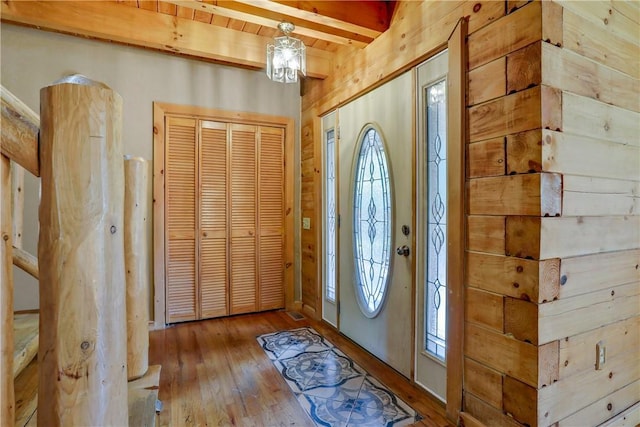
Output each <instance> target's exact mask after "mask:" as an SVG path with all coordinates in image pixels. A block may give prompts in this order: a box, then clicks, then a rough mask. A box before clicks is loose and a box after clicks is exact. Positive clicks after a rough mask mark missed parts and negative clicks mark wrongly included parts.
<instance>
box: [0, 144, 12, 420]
mask: <svg viewBox="0 0 640 427" xmlns="http://www.w3.org/2000/svg"><path fill="white" fill-rule="evenodd" d="M0 197H1V198H2V203H0V262H1V263H2V265H0V322H2V323H1V326H0V328H2V330H1V331H2V334H0V424H2V425H5V424H6V425H13V423H14V421H15V420H14V417H15V399H14V394H13V256H12V252H13V245H12V242H11V241H12V237H11V235H12V234H13V231H12V220H11V161H10V160H9V159H8V158H7V157H5V156H4V155H0Z"/></svg>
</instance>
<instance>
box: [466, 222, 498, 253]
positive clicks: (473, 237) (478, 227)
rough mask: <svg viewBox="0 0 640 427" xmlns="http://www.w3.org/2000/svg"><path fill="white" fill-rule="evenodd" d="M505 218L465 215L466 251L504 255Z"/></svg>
mask: <svg viewBox="0 0 640 427" xmlns="http://www.w3.org/2000/svg"><path fill="white" fill-rule="evenodd" d="M505 236H506V232H505V217H504V216H502V215H499V216H488V215H467V249H468V250H470V251H477V252H487V253H493V254H499V255H504V254H505Z"/></svg>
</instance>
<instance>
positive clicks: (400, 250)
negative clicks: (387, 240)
mask: <svg viewBox="0 0 640 427" xmlns="http://www.w3.org/2000/svg"><path fill="white" fill-rule="evenodd" d="M396 253H397V254H398V255H402V256H409V253H411V250H410V249H409V246H407V245H403V246H398V247H397V248H396Z"/></svg>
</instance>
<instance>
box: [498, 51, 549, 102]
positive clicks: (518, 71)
mask: <svg viewBox="0 0 640 427" xmlns="http://www.w3.org/2000/svg"><path fill="white" fill-rule="evenodd" d="M541 44H542V42H540V41H538V42H536V43H532V44H530V45H528V46H525V47H523V48H522V49H518V50H516V51H515V52H512V53H510V54H509V55H507V64H506V65H507V73H506V79H507V81H506V90H507V92H506V93H513V92H518V91H520V90H524V89H527V88H530V87H533V86H537V85H539V84H540V83H541V82H542V67H541V65H540V60H541V58H540V49H541Z"/></svg>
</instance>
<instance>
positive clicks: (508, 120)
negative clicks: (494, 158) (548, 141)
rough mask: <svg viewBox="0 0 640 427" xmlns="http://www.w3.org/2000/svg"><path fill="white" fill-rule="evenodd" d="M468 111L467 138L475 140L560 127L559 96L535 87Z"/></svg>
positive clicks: (544, 87) (546, 88)
mask: <svg viewBox="0 0 640 427" xmlns="http://www.w3.org/2000/svg"><path fill="white" fill-rule="evenodd" d="M468 113H469V141H470V142H476V141H481V140H484V139H489V138H495V137H498V136H504V135H510V134H514V133H518V132H523V131H527V130H531V129H538V128H541V127H542V128H549V129H553V130H557V129H561V128H562V96H561V94H560V92H559V91H557V90H556V89H553V88H549V87H547V86H536V87H533V88H531V89H527V90H524V91H520V92H516V93H513V94H511V95H507V96H504V97H502V98H498V99H495V100H493V101H488V102H485V103H483V104H479V105H475V106H473V107H471V108H469V110H468Z"/></svg>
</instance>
